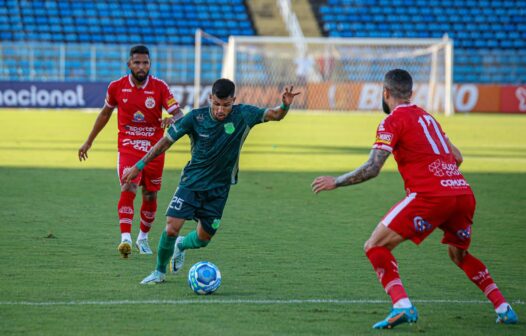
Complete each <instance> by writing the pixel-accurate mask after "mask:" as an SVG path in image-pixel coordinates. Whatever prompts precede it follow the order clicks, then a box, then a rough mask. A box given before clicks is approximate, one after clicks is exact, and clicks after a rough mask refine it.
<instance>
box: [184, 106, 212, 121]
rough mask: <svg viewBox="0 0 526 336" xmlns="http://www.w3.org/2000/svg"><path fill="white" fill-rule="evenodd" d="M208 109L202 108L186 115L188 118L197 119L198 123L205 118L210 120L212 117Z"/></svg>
mask: <svg viewBox="0 0 526 336" xmlns="http://www.w3.org/2000/svg"><path fill="white" fill-rule="evenodd" d="M208 110H209V109H208V107H200V108H196V109H193V110H190V112H188V113H186V114H185V117H186V118H191V119H197V120H198V121H203V120H204V119H205V118H208V116H209V115H210V113H209V111H208Z"/></svg>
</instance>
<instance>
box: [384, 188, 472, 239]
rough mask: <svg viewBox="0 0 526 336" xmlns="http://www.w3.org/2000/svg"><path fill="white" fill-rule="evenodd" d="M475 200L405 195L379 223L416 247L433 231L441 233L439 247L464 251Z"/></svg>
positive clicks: (467, 197)
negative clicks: (443, 245)
mask: <svg viewBox="0 0 526 336" xmlns="http://www.w3.org/2000/svg"><path fill="white" fill-rule="evenodd" d="M475 206H476V201H475V197H474V196H473V195H472V194H471V195H455V196H434V197H431V196H420V195H418V194H417V193H412V194H409V195H407V197H405V198H404V199H403V200H402V201H400V202H399V203H398V204H396V205H395V206H393V207H392V208H391V210H389V212H388V213H387V214H386V215H385V217H384V218H383V219H382V221H381V223H382V224H383V225H385V226H386V227H388V228H389V229H391V230H393V231H395V232H396V233H398V234H400V235H401V236H402V237H404V238H406V239H410V240H412V241H413V242H414V243H415V244H420V243H421V242H422V241H424V239H426V238H427V236H429V235H430V234H431V233H432V232H433V231H434V230H435V229H436V228H439V229H441V230H442V231H443V232H444V236H443V238H442V243H443V244H450V245H453V246H456V247H458V248H461V249H467V248H468V247H469V245H470V243H471V230H472V227H471V226H472V224H473V214H474V213H475Z"/></svg>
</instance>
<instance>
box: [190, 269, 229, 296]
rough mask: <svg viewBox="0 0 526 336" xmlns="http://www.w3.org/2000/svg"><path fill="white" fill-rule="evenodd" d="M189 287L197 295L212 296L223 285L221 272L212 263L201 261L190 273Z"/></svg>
mask: <svg viewBox="0 0 526 336" xmlns="http://www.w3.org/2000/svg"><path fill="white" fill-rule="evenodd" d="M188 285H189V286H190V288H192V290H193V291H194V292H195V293H196V294H199V295H208V294H212V293H213V292H215V291H216V290H217V289H218V288H219V286H220V285H221V272H220V271H219V268H217V266H216V265H214V264H212V263H211V262H209V261H200V262H198V263H197V264H194V265H193V266H192V267H191V268H190V271H188Z"/></svg>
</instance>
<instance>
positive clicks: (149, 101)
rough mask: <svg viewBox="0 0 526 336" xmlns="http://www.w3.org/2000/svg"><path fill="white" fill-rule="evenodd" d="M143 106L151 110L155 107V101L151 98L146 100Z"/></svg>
mask: <svg viewBox="0 0 526 336" xmlns="http://www.w3.org/2000/svg"><path fill="white" fill-rule="evenodd" d="M144 105H146V107H147V108H149V109H152V108H154V107H155V99H153V97H148V98H146V101H145V102H144Z"/></svg>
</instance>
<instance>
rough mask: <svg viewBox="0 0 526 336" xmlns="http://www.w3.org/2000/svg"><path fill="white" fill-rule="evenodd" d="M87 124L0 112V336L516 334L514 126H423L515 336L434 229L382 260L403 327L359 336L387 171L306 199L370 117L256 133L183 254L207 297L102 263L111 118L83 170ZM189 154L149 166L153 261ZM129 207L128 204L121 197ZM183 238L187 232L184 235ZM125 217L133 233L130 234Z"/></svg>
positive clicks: (358, 142) (112, 259) (396, 190)
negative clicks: (451, 171)
mask: <svg viewBox="0 0 526 336" xmlns="http://www.w3.org/2000/svg"><path fill="white" fill-rule="evenodd" d="M95 117H96V114H94V113H83V112H79V111H67V110H64V111H52V110H48V111H35V110H1V111H0V125H2V137H1V138H0V185H1V186H2V193H1V194H0V223H1V224H0V265H1V268H0V270H1V271H0V334H3V335H72V334H74V335H177V334H178V335H385V334H387V333H393V334H414V335H416V334H422V333H424V334H425V335H446V334H447V335H525V334H526V327H525V326H526V324H525V323H524V321H526V308H525V305H524V301H525V299H526V287H525V285H526V282H525V279H526V266H525V263H524V261H525V260H526V248H525V246H526V245H525V243H524V242H525V238H526V221H525V218H526V192H525V190H526V144H525V143H526V142H525V141H524V134H525V133H526V118H525V117H524V116H513V115H508V116H505V115H475V114H472V115H457V116H454V117H451V118H445V117H440V118H439V119H440V121H441V123H442V125H443V127H444V129H445V130H446V132H447V133H448V135H449V137H450V138H451V139H452V141H453V142H454V143H455V144H457V146H458V147H460V149H461V150H462V152H463V154H464V158H465V162H464V165H463V167H462V168H463V172H464V173H465V175H466V178H467V179H468V180H469V182H470V183H471V185H472V187H473V189H474V191H475V194H476V196H477V201H478V204H477V205H478V209H477V213H476V217H475V225H474V228H473V236H474V238H473V239H474V240H473V244H472V248H471V251H472V253H473V254H474V255H476V256H478V257H479V258H480V259H482V260H483V261H484V262H485V263H486V265H487V266H488V268H489V270H490V271H491V272H492V275H493V277H494V279H495V280H496V282H497V284H498V285H499V288H500V289H501V290H502V291H503V293H504V295H505V296H506V297H507V298H508V299H509V300H510V301H511V302H512V303H513V305H514V308H515V310H516V311H517V313H518V315H519V318H520V319H521V321H520V323H519V324H518V325H515V326H502V325H495V316H494V315H495V314H494V312H493V309H492V306H491V304H490V303H487V302H485V297H484V296H483V294H482V293H481V292H480V291H479V290H478V288H476V287H475V286H474V285H472V284H471V283H470V282H469V281H468V279H467V278H466V277H465V276H464V274H463V273H462V272H461V271H460V270H459V269H457V267H456V266H455V265H454V264H453V263H451V262H450V261H449V258H448V257H447V252H446V247H445V246H443V245H441V244H440V243H439V241H440V233H439V232H435V233H434V234H433V235H431V237H430V238H429V239H428V240H426V241H425V242H424V243H423V244H422V245H421V246H415V245H413V244H412V243H406V244H403V245H401V246H400V247H399V248H397V249H396V250H395V252H394V254H395V256H396V257H397V258H398V261H399V265H400V272H401V275H402V280H403V281H404V284H405V285H406V287H407V290H408V293H409V295H410V297H411V299H412V300H413V301H414V302H415V303H416V305H417V307H418V309H419V312H420V320H419V321H418V323H417V324H415V325H402V326H399V327H397V328H396V329H394V330H392V331H380V332H377V331H374V330H372V329H371V326H372V324H373V323H375V322H377V321H378V320H380V319H382V318H384V316H385V314H386V313H387V312H388V310H389V307H390V303H389V302H388V297H387V296H386V295H385V293H384V292H383V289H382V288H381V286H380V285H379V284H378V282H377V280H376V276H375V274H374V272H373V270H372V267H371V266H370V264H369V262H368V260H367V259H366V258H365V256H364V254H363V250H362V247H363V243H364V242H365V240H366V239H367V238H368V236H369V234H370V232H371V231H372V230H373V228H374V226H375V225H376V223H377V222H378V221H379V219H380V218H381V217H382V216H383V214H385V212H386V211H387V210H388V209H389V208H390V207H391V206H392V205H393V204H394V203H395V202H397V201H399V200H400V199H401V198H402V197H403V196H404V195H403V188H402V181H401V178H400V177H399V175H398V172H397V171H396V166H395V164H394V162H393V161H394V160H393V159H392V158H390V159H389V160H388V163H387V164H386V167H384V170H383V171H382V173H381V174H380V176H379V177H377V178H376V179H374V180H372V181H369V182H367V183H365V184H361V185H358V186H354V187H348V188H342V189H340V190H336V191H334V192H329V193H322V194H320V195H317V196H316V195H314V194H312V192H311V191H310V183H311V181H312V180H313V179H314V178H315V177H316V176H318V175H320V174H341V173H343V172H347V171H350V170H351V169H353V168H355V167H357V166H358V165H360V164H361V163H363V162H364V161H365V160H366V159H367V157H368V153H369V150H370V146H371V144H372V142H373V140H374V133H375V127H376V125H377V124H378V122H379V121H380V120H381V118H382V117H383V115H382V114H380V113H375V114H339V113H333V114H324V113H308V114H307V113H301V112H296V113H294V112H293V113H291V115H289V116H288V117H287V118H286V119H285V120H283V121H282V122H280V123H273V124H265V125H260V126H257V127H256V128H255V129H254V130H253V131H252V133H251V135H250V136H249V138H248V139H247V142H246V143H245V146H244V149H243V153H242V155H241V162H240V166H241V172H240V175H239V177H240V183H239V184H238V185H237V186H234V187H233V188H232V189H231V194H230V199H229V202H228V204H227V207H226V210H225V213H224V217H223V222H222V227H221V229H220V230H219V232H218V234H217V236H216V237H215V238H214V240H213V241H212V243H211V244H210V245H209V246H208V247H207V248H206V249H202V250H194V251H189V252H188V254H187V261H186V265H185V269H184V271H187V270H188V269H189V267H190V266H191V265H192V264H193V263H194V262H197V261H200V260H210V261H212V262H214V263H215V264H216V265H218V266H219V268H220V269H221V272H222V274H223V284H222V286H221V288H220V289H219V290H218V292H217V293H215V294H214V295H211V296H207V297H200V296H197V295H195V294H193V292H191V290H190V288H189V287H188V286H187V284H186V274H183V275H179V276H168V278H167V280H168V281H167V282H166V283H165V284H163V285H159V286H140V285H139V281H140V280H141V279H142V278H143V277H144V276H146V275H147V274H148V273H149V272H151V271H152V270H153V268H154V265H155V256H153V257H152V256H141V255H138V254H137V253H136V252H135V253H134V254H132V256H131V257H130V258H129V259H127V260H124V259H120V257H119V255H118V252H117V244H118V242H119V239H120V236H119V229H118V223H117V218H116V203H117V199H118V195H119V187H118V182H117V177H116V168H115V163H116V118H115V116H113V118H112V120H111V121H110V123H109V124H108V126H107V127H106V129H105V130H103V132H102V133H101V134H100V135H99V137H98V139H97V140H96V141H95V144H94V146H93V148H92V149H91V151H90V152H89V159H88V161H87V162H83V163H80V162H78V159H77V149H78V147H79V146H80V145H81V144H82V142H83V141H84V139H85V138H86V136H87V134H88V132H89V131H90V129H91V127H92V125H93V122H94V120H95ZM188 158H189V142H188V140H187V139H184V140H182V141H181V142H180V143H177V144H175V145H174V146H173V147H172V148H171V149H170V151H169V153H168V155H167V162H166V168H165V174H164V181H163V188H162V190H161V192H160V194H159V211H158V216H157V219H156V221H155V224H154V226H153V229H152V231H151V244H152V247H153V248H155V249H156V247H157V243H158V239H159V235H160V232H161V230H162V229H163V227H164V210H165V208H166V205H167V204H168V201H169V199H170V197H171V195H172V193H173V191H174V189H175V187H176V184H177V181H178V176H179V173H180V169H181V168H182V167H183V165H184V164H185V162H186V161H187V160H188ZM135 206H136V209H137V208H139V207H140V202H139V200H138V199H137V200H136V203H135ZM194 226H195V224H194V223H193V222H187V224H186V226H185V227H184V229H183V233H186V232H188V231H190V230H191V229H193V228H194ZM137 230H138V220H137V216H136V218H135V222H134V227H133V236H134V239H135V236H136V234H137Z"/></svg>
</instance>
